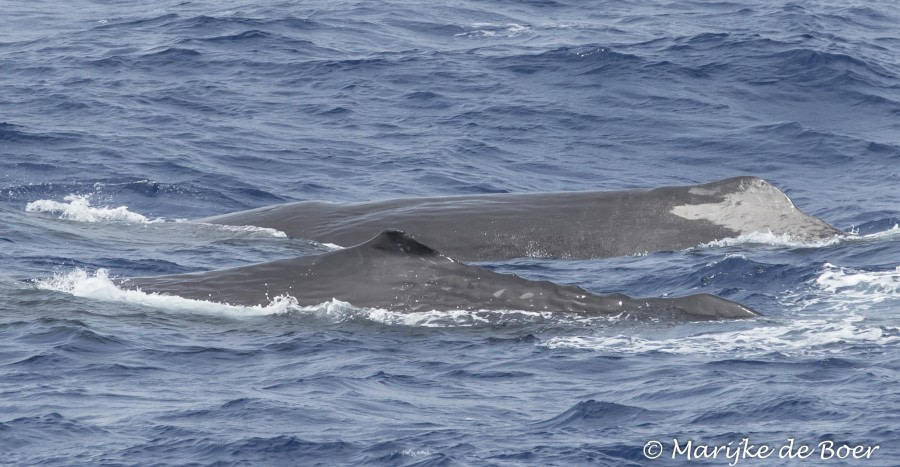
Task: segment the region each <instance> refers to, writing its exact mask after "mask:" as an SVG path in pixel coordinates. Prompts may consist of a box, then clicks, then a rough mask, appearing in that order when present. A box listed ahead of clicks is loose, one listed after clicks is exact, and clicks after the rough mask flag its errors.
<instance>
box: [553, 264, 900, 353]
mask: <svg viewBox="0 0 900 467" xmlns="http://www.w3.org/2000/svg"><path fill="white" fill-rule="evenodd" d="M807 286H808V287H806V288H804V289H803V290H795V291H790V292H788V293H786V294H785V295H784V296H783V297H781V298H780V300H779V301H780V302H781V304H782V305H783V306H784V307H785V308H787V309H789V310H790V309H793V310H794V311H796V312H800V311H802V312H804V314H806V315H807V316H809V315H811V314H814V315H815V317H814V318H796V319H795V318H788V319H775V320H773V319H766V318H764V319H760V320H756V322H754V323H752V324H748V323H749V322H748V323H740V324H735V325H738V326H742V327H743V326H747V325H750V326H752V327H749V328H746V329H738V330H734V329H721V326H722V325H721V324H719V323H707V324H706V325H702V324H696V325H694V326H700V327H701V329H700V330H699V331H697V329H696V327H692V328H689V329H688V331H690V334H688V335H684V336H679V337H675V338H670V337H667V338H660V339H654V338H652V337H646V336H640V335H625V334H617V335H591V336H566V337H554V338H551V339H549V340H548V341H546V342H545V343H543V344H542V345H544V346H546V347H548V348H551V349H560V348H570V349H583V350H593V351H601V352H613V353H629V354H635V353H647V352H661V353H670V354H713V355H719V354H721V355H734V354H738V355H742V356H759V355H765V354H771V353H774V352H778V353H781V354H790V355H815V354H821V353H826V354H827V353H840V352H842V351H843V350H844V349H846V347H847V346H848V345H858V346H875V347H880V346H885V345H896V344H900V327H897V326H894V325H893V320H892V319H891V318H890V317H889V318H888V320H887V321H885V320H884V319H880V318H879V317H877V316H875V317H873V316H869V315H870V313H868V312H870V311H871V310H872V308H873V307H875V306H877V305H878V304H888V305H890V304H893V303H898V304H900V266H898V267H897V268H896V269H891V270H886V271H863V270H858V269H852V268H846V267H839V266H835V265H833V264H830V263H825V264H824V265H823V266H822V269H821V270H820V271H819V275H818V276H817V277H816V278H814V279H812V280H811V281H810V282H809V283H808V284H807ZM710 327H712V328H713V329H709V328H710Z"/></svg>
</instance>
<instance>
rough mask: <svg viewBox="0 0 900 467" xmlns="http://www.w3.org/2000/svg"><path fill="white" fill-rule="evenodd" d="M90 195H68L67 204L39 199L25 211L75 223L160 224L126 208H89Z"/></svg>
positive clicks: (27, 206) (26, 207)
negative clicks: (53, 216) (57, 217)
mask: <svg viewBox="0 0 900 467" xmlns="http://www.w3.org/2000/svg"><path fill="white" fill-rule="evenodd" d="M90 198H91V197H90V195H68V196H66V197H65V198H63V200H64V201H68V203H60V202H59V201H53V200H49V199H40V200H37V201H33V202H31V203H28V204H27V205H26V206H25V210H26V211H28V212H46V213H51V214H57V213H58V214H59V218H60V219H65V220H69V221H75V222H121V223H126V224H148V223H150V222H161V221H162V220H161V219H157V220H154V221H151V220H150V219H148V218H147V217H145V216H142V215H140V214H138V213H135V212H131V211H129V210H128V207H127V206H119V207H117V208H109V207H96V206H91V200H90Z"/></svg>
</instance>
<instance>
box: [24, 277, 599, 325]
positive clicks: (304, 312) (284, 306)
mask: <svg viewBox="0 0 900 467" xmlns="http://www.w3.org/2000/svg"><path fill="white" fill-rule="evenodd" d="M33 282H34V284H35V285H36V286H37V287H38V288H39V289H44V290H53V291H57V292H64V293H68V294H71V295H74V296H76V297H83V298H90V299H93V300H102V301H111V302H122V303H130V304H135V305H140V306H148V307H152V308H156V309H159V310H162V311H167V312H177V313H198V314H205V315H214V316H222V317H230V318H243V317H253V316H267V315H288V316H307V317H314V318H317V319H323V320H326V321H329V322H334V323H342V322H348V321H355V320H364V321H370V322H375V323H381V324H386V325H400V326H420V327H472V326H491V325H497V324H505V325H509V324H527V323H565V322H570V323H573V324H581V325H584V324H586V323H587V322H594V321H596V322H597V323H601V322H609V321H610V320H614V319H616V318H615V317H607V316H600V317H585V316H580V315H575V314H571V315H570V314H559V313H551V312H535V311H521V310H506V311H504V310H501V311H496V310H450V311H435V310H432V311H417V312H410V313H404V312H397V311H390V310H385V309H381V308H359V307H356V306H353V305H352V304H350V303H347V302H344V301H341V300H337V299H332V300H331V301H327V302H324V303H320V304H318V305H312V306H301V305H299V304H298V303H297V301H296V300H295V299H294V298H293V297H290V296H277V297H274V298H271V299H270V302H269V303H268V304H266V305H256V306H239V305H229V304H224V303H216V302H210V301H204V300H193V299H187V298H183V297H178V296H175V295H166V294H159V293H155V292H154V293H147V292H143V291H141V290H140V289H129V288H127V287H122V286H121V285H120V284H119V283H117V281H116V280H114V279H112V278H110V277H109V272H108V271H107V270H105V269H100V270H98V271H97V272H95V273H93V274H90V273H88V272H87V271H85V270H83V269H75V270H73V271H70V272H68V273H60V274H56V275H54V276H53V277H50V278H46V279H35V280H34V281H33ZM588 324H589V323H588Z"/></svg>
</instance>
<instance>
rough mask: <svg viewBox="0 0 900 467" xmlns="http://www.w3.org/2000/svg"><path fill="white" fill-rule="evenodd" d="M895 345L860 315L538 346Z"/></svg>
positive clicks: (676, 350) (728, 349)
mask: <svg viewBox="0 0 900 467" xmlns="http://www.w3.org/2000/svg"><path fill="white" fill-rule="evenodd" d="M891 344H900V328H896V327H885V326H877V325H872V324H869V323H867V322H866V320H865V319H864V318H863V317H862V316H858V315H851V316H845V317H843V318H841V319H838V320H828V319H802V320H792V321H788V322H774V323H771V324H765V325H759V326H756V327H753V328H750V329H741V330H731V331H727V330H717V331H712V332H710V331H709V330H704V331H702V332H700V333H696V334H692V335H688V336H680V337H676V338H666V339H654V338H651V337H642V336H634V335H625V334H619V335H612V336H571V337H554V338H551V339H549V340H548V341H547V342H545V343H543V344H542V345H544V346H546V347H547V348H550V349H561V348H569V349H582V350H593V351H601V352H611V353H627V354H640V353H649V352H660V353H669V354H700V355H703V354H709V355H730V356H734V355H740V356H742V357H750V356H761V355H767V354H772V353H781V354H784V355H817V354H822V353H825V354H829V353H841V352H843V351H844V350H845V349H846V346H847V345H859V346H866V345H869V346H873V347H881V346H885V345H891Z"/></svg>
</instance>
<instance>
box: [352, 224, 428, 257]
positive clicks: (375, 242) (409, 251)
mask: <svg viewBox="0 0 900 467" xmlns="http://www.w3.org/2000/svg"><path fill="white" fill-rule="evenodd" d="M359 246H360V247H361V248H363V249H366V250H375V251H378V252H381V253H387V254H401V255H407V256H437V255H439V254H440V253H438V252H437V250H435V249H434V248H431V247H430V246H428V245H425V244H424V243H421V242H419V241H417V240H416V239H414V238H412V237H411V236H410V235H409V234H407V233H406V232H404V231H402V230H395V229H388V230H385V231H383V232H381V233H380V234H378V235H376V236H375V237H373V238H372V239H370V240H369V241H367V242H365V243H363V244H361V245H359Z"/></svg>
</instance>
